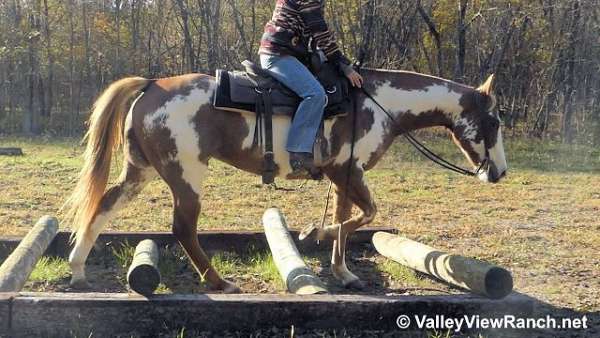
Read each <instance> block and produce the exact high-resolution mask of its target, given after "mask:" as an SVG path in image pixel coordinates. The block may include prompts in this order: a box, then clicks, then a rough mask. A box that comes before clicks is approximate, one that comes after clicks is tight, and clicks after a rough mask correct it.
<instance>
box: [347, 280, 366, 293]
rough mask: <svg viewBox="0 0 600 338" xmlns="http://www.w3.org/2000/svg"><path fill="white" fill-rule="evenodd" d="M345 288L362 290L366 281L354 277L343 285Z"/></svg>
mask: <svg viewBox="0 0 600 338" xmlns="http://www.w3.org/2000/svg"><path fill="white" fill-rule="evenodd" d="M345 287H346V289H350V290H355V291H363V290H364V289H366V288H367V283H365V282H363V281H362V280H360V279H355V280H353V281H351V282H349V283H348V284H346V285H345Z"/></svg>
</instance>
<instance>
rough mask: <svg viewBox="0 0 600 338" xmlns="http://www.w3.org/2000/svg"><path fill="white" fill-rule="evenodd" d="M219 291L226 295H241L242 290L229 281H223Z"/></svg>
mask: <svg viewBox="0 0 600 338" xmlns="http://www.w3.org/2000/svg"><path fill="white" fill-rule="evenodd" d="M219 289H220V290H221V291H223V293H226V294H233V293H242V289H240V288H239V287H238V286H237V285H235V284H233V283H232V282H230V281H223V284H222V285H221V286H220V287H219Z"/></svg>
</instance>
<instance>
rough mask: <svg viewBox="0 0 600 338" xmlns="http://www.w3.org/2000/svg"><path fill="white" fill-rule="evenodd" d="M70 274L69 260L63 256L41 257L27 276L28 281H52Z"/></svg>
mask: <svg viewBox="0 0 600 338" xmlns="http://www.w3.org/2000/svg"><path fill="white" fill-rule="evenodd" d="M70 275H71V269H70V268H69V262H67V260H65V259H63V258H57V257H46V256H44V257H42V258H40V260H39V261H38V262H37V264H36V265H35V268H34V269H33V271H32V272H31V275H30V276H29V282H33V283H36V282H37V283H53V282H57V281H60V280H62V279H64V278H67V277H68V276H70Z"/></svg>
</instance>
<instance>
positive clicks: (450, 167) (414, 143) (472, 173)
mask: <svg viewBox="0 0 600 338" xmlns="http://www.w3.org/2000/svg"><path fill="white" fill-rule="evenodd" d="M362 92H363V93H364V94H365V96H366V97H368V98H369V99H370V100H371V101H373V103H375V104H376V105H377V106H378V107H379V109H381V111H383V112H384V113H385V114H386V115H387V117H388V118H389V119H390V120H391V121H392V123H393V124H394V126H396V127H397V128H398V129H399V130H400V132H401V133H402V136H403V137H404V138H405V139H406V140H407V141H408V142H409V143H410V144H411V145H412V146H413V147H414V148H415V149H417V150H418V151H419V152H420V153H421V154H422V155H423V156H425V157H427V158H428V159H429V160H431V161H432V162H433V163H435V164H437V165H439V166H441V167H442V168H445V169H448V170H450V171H453V172H455V173H458V174H461V175H465V176H477V175H479V173H480V172H481V170H483V168H484V167H485V166H486V165H487V164H488V163H489V158H490V154H489V147H488V143H489V141H488V138H487V137H486V136H487V131H488V130H487V129H488V124H489V125H490V128H491V127H492V125H491V122H493V123H495V128H496V129H497V128H498V122H497V121H495V120H494V121H492V120H491V118H488V117H486V118H485V119H484V120H483V121H482V124H483V125H482V128H483V129H484V133H485V134H486V135H484V137H483V143H484V146H485V157H484V158H483V160H482V161H481V164H480V165H479V168H477V170H475V171H472V170H469V169H466V168H463V167H460V166H458V165H456V164H453V163H450V162H448V161H447V160H445V159H444V158H442V157H441V156H440V155H438V154H436V153H434V152H433V151H432V150H430V149H429V148H427V147H426V146H425V145H424V144H423V143H421V142H419V140H417V139H416V138H415V137H414V136H413V135H412V134H411V133H410V132H409V131H407V130H406V129H404V128H402V127H401V126H400V124H399V123H397V121H396V119H395V118H394V116H393V115H392V114H390V112H389V111H388V110H387V109H385V108H384V107H383V106H382V105H381V104H380V103H379V102H377V100H376V99H375V98H374V97H373V95H371V94H370V93H369V92H368V91H367V90H366V89H365V88H364V87H362ZM478 99H480V98H478ZM478 103H479V102H478ZM478 107H480V105H479V104H478ZM488 120H489V121H488Z"/></svg>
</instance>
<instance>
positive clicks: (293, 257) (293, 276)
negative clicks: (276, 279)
mask: <svg viewBox="0 0 600 338" xmlns="http://www.w3.org/2000/svg"><path fill="white" fill-rule="evenodd" d="M263 226H264V228H265V234H266V236H267V242H268V243H269V247H270V248H271V252H272V253H273V260H274V261H275V265H276V266H277V270H279V274H280V275H281V278H282V279H283V280H284V281H285V285H286V287H287V289H288V290H289V291H290V292H293V293H295V294H300V295H308V294H319V293H327V289H326V288H325V285H324V284H323V282H322V281H321V280H320V279H319V278H318V277H317V276H316V275H315V274H314V273H313V271H312V270H311V269H310V268H309V267H308V266H307V265H306V263H305V262H304V261H303V260H302V258H301V257H300V253H299V252H298V249H297V248H296V245H295V244H294V240H293V239H292V236H291V235H290V233H289V231H288V227H287V223H286V221H285V218H284V217H283V215H282V214H281V212H280V211H279V210H278V209H276V208H270V209H267V211H265V213H264V215H263Z"/></svg>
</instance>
